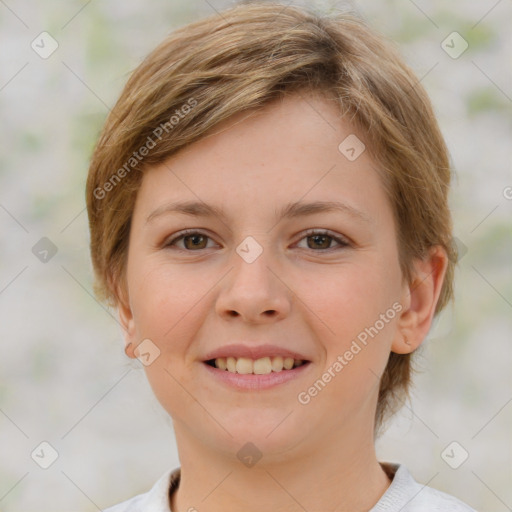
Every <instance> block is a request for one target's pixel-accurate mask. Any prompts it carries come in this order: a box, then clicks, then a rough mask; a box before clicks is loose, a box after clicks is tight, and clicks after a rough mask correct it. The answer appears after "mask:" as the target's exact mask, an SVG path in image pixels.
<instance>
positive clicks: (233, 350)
mask: <svg viewBox="0 0 512 512" xmlns="http://www.w3.org/2000/svg"><path fill="white" fill-rule="evenodd" d="M267 356H268V357H274V356H282V357H293V359H302V360H303V361H308V358H307V357H306V356H304V355H302V354H299V353H298V352H295V351H293V350H288V349H286V348H283V347H278V346H277V345H269V344H266V345H257V346H248V345H241V344H235V345H224V346H223V347H220V348H218V349H216V350H213V351H212V352H209V353H208V354H206V356H205V357H204V359H203V361H210V360H211V359H217V358H219V357H236V358H239V357H247V358H249V359H254V360H256V359H261V358H263V357H267Z"/></svg>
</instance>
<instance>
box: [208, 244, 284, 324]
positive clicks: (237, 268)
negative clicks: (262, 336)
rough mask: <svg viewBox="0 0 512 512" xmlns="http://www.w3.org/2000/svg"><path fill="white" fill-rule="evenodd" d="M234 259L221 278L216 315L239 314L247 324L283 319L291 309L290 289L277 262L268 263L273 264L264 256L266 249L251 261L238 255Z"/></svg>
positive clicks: (228, 315)
mask: <svg viewBox="0 0 512 512" xmlns="http://www.w3.org/2000/svg"><path fill="white" fill-rule="evenodd" d="M233 259H234V268H232V270H231V271H230V272H228V275H227V276H226V278H225V279H224V280H222V281H221V290H220V293H219V295H218V298H217V302H216V310H217V314H219V315H220V316H222V317H224V318H226V319H230V318H233V317H241V318H242V319H243V320H244V321H245V322H248V323H264V322H268V321H277V320H281V319H283V318H285V317H286V316H287V315H288V313H289V311H290V308H291V302H290V298H291V295H292V292H291V290H290V289H289V288H288V287H287V286H286V285H285V283H284V280H283V278H282V276H280V275H279V274H280V272H279V270H278V269H277V265H275V264H274V265H273V266H274V268H271V266H269V263H270V264H271V265H272V263H271V262H270V261H269V259H268V258H266V257H265V251H263V253H262V254H261V255H260V256H259V257H258V258H257V259H256V260H255V261H253V262H252V263H248V262H247V261H245V260H244V259H243V258H241V257H240V256H239V255H238V254H235V255H234V258H233ZM274 263H275V262H274Z"/></svg>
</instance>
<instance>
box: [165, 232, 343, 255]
mask: <svg viewBox="0 0 512 512" xmlns="http://www.w3.org/2000/svg"><path fill="white" fill-rule="evenodd" d="M190 235H201V236H205V237H207V238H209V239H211V237H210V236H209V235H207V234H206V233H203V232H202V231H197V230H194V229H187V230H185V231H182V232H181V233H179V234H178V235H177V236H175V237H173V238H171V239H169V240H168V241H166V242H165V243H164V248H169V247H172V246H173V245H174V244H175V243H176V242H178V241H179V240H182V239H184V238H185V237H186V236H190ZM315 235H316V236H318V235H320V236H328V237H329V238H331V239H332V240H334V241H335V242H337V243H338V244H340V247H338V248H336V247H331V248H329V249H307V250H310V251H313V252H329V251H333V250H337V249H338V250H339V249H344V248H347V247H351V243H350V242H349V241H348V240H346V239H344V238H341V237H338V236H336V235H334V234H332V233H331V232H330V231H327V230H318V229H310V230H308V231H306V232H305V233H304V235H303V237H302V238H301V239H300V240H299V242H300V241H301V240H303V239H304V238H308V237H310V236H315ZM178 250H179V251H182V252H191V253H192V252H200V251H201V250H205V249H198V250H197V251H193V250H189V249H181V248H178Z"/></svg>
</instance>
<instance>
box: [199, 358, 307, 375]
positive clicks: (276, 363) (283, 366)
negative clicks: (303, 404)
mask: <svg viewBox="0 0 512 512" xmlns="http://www.w3.org/2000/svg"><path fill="white" fill-rule="evenodd" d="M203 362H204V363H205V364H207V365H208V366H211V367H212V368H216V369H217V370H221V371H224V372H229V373H238V374H242V375H268V374H270V373H279V372H288V371H293V370H295V369H296V368H299V367H301V366H305V365H308V364H309V363H310V362H311V361H308V360H305V359H294V358H292V357H282V356H275V357H262V358H260V359H256V360H254V359H250V358H247V357H239V358H236V357H219V358H216V359H209V360H207V361H203Z"/></svg>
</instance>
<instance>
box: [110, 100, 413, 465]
mask: <svg viewBox="0 0 512 512" xmlns="http://www.w3.org/2000/svg"><path fill="white" fill-rule="evenodd" d="M354 135H356V136H357V137H358V138H359V139H360V140H362V141H364V137H363V136H362V135H361V134H359V133H358V132H357V131H356V130H355V129H354V127H352V126H351V125H350V124H348V123H347V121H345V120H344V119H342V118H341V117H340V116H339V114H338V112H337V111H336V109H335V108H334V107H333V105H332V104H331V103H330V102H329V101H328V100H326V99H324V98H323V97H321V96H317V95H314V96H313V95H307V96H300V95H294V96H290V97H288V98H286V99H284V100H282V101H279V102H275V103H273V104H271V105H269V106H267V107H266V108H265V109H264V110H260V111H257V112H253V113H252V114H251V115H250V116H249V115H248V114H247V113H242V114H238V115H236V116H234V117H233V118H231V119H230V120H228V121H227V122H225V123H223V125H222V126H218V127H216V129H215V131H214V133H213V134H212V135H211V136H209V137H207V138H204V139H202V140H201V141H199V142H197V143H195V144H193V145H191V146H190V147H189V148H187V149H186V150H182V151H181V152H180V153H178V154H176V155H174V156H173V157H172V158H170V159H169V160H168V161H167V162H165V164H163V165H158V166H155V167H153V168H150V169H148V170H147V171H146V172H145V174H144V177H143V181H142V185H141V188H140V190H139V192H138V195H137V200H136V205H135V210H134V213H133V219H132V225H131V232H130V244H129V252H128V263H127V274H126V278H127V295H128V298H129V300H128V301H127V303H126V304H125V305H123V306H121V307H120V314H121V318H122V321H123V324H124V325H125V326H126V329H127V333H126V339H127V341H129V342H132V343H133V344H134V345H135V346H137V345H139V344H140V343H141V342H142V341H143V340H150V342H148V341H146V342H145V343H146V345H141V347H146V349H145V350H143V351H142V352H144V353H146V356H145V358H146V360H147V362H150V364H147V365H146V366H144V368H145V371H146V374H147V377H148V380H149V382H150V384H151V387H152V389H153V391H154V393H155V394H156V397H157V398H158V400H159V401H160V403H161V404H162V406H163V407H164V408H165V409H166V410H167V412H168V413H169V414H170V415H171V416H172V418H173V421H174V426H175V431H176V435H177V436H178V435H179V434H178V432H179V431H181V432H185V431H186V432H187V433H188V435H189V436H191V437H193V438H195V439H196V440H197V443H201V444H202V445H204V446H208V447H209V448H211V449H212V450H224V451H225V452H226V453H232V454H234V453H236V451H237V450H238V449H239V448H240V446H242V445H243V444H245V443H246V442H247V441H251V442H253V443H254V444H255V445H256V446H258V447H259V449H260V450H261V451H262V452H265V451H266V452H267V453H268V454H273V455H274V456H278V454H279V453H284V452H289V450H291V449H296V450H299V449H300V450H303V451H304V450H306V451H307V450H308V449H313V447H315V449H316V446H318V445H320V444H321V443H326V442H328V440H329V439H330V437H331V436H332V432H337V435H339V433H340V432H345V433H346V435H347V436H350V435H353V434H354V432H363V431H364V432H370V431H372V429H373V419H374V414H375V406H376V400H377V392H378V378H379V377H380V375H381V374H382V372H383V371H384V368H385V365H386V362H387V359H388V356H389V353H390V350H391V349H392V343H393V340H394V339H395V338H396V336H397V333H398V328H397V321H398V317H399V314H398V309H397V305H399V304H400V303H402V301H403V300H404V294H405V293H406V289H405V288H404V286H403V283H402V276H401V272H400V267H399V261H398V250H397V237H396V230H395V225H394V221H393V213H392V208H391V205H390V203H389V200H388V198H387V196H386V194H385V191H384V189H383V186H382V184H381V182H380V179H379V177H378V174H377V171H376V163H375V162H373V161H372V159H371V158H370V156H369V154H368V151H363V152H362V153H361V154H360V155H359V156H358V157H357V158H356V159H354V158H353V156H354V154H356V155H357V153H356V152H358V148H355V151H354V152H351V151H350V149H348V153H347V152H345V153H342V151H340V149H339V148H338V146H339V145H340V143H341V142H342V141H344V139H346V137H348V136H352V137H353V136H354ZM353 140H355V139H349V141H353ZM343 147H345V146H342V149H343ZM346 149H347V148H345V150H346ZM346 155H348V156H350V157H351V158H350V159H349V158H347V156H346ZM183 201H194V202H195V201H199V202H200V203H201V204H203V205H204V204H206V205H209V206H212V207H214V208H216V209H217V210H218V211H217V214H214V215H206V214H192V213H190V212H189V213H185V212H175V211H171V210H165V207H166V206H168V205H170V204H171V203H175V202H183ZM296 202H300V203H303V204H310V203H316V202H319V203H320V202H332V203H341V205H342V206H340V208H339V209H332V210H322V209H321V208H317V209H313V208H311V209H310V210H309V213H307V212H306V213H305V212H304V211H302V213H300V212H298V213H300V214H298V215H288V216H281V213H282V211H283V210H284V209H285V208H286V207H287V206H288V205H289V204H291V203H296ZM220 211H221V213H222V215H220ZM196 213H197V212H196ZM148 217H149V220H148ZM185 230H187V233H184V231H185ZM399 307H400V306H399ZM370 333H371V334H370ZM365 334H366V340H365V341H366V342H365V343H364V342H363V340H364V339H365ZM148 343H149V344H148ZM230 344H240V345H244V346H246V347H250V348H253V347H258V346H260V345H263V344H270V345H275V346H277V347H279V348H281V349H286V350H289V351H293V352H295V353H298V354H300V355H302V356H304V359H306V360H307V361H309V363H308V364H306V365H305V366H304V367H301V368H300V371H297V370H282V371H283V372H295V373H294V377H293V378H291V379H289V380H286V381H285V382H282V383H281V384H276V385H273V386H271V387H268V388H264V389H259V390H250V389H240V388H238V387H235V386H234V385H232V384H229V383H227V382H225V381H224V380H223V379H221V378H220V376H219V375H218V373H219V372H220V371H221V370H213V368H211V367H208V366H207V365H206V363H205V362H204V361H205V359H206V357H207V356H208V354H209V353H210V352H212V351H214V350H216V349H219V348H222V347H225V346H226V345H230ZM357 347H358V348H357ZM349 353H351V354H352V356H350V354H349ZM148 354H149V355H148ZM139 355H140V354H139ZM268 355H269V356H271V355H272V354H268ZM155 356H156V358H155ZM340 358H341V359H340ZM336 361H337V362H338V364H336ZM215 372H217V373H215ZM277 373H279V372H274V373H273V375H275V374H277ZM329 376H330V378H329ZM250 377H255V376H253V375H251V376H248V377H246V378H245V379H246V380H247V378H250ZM260 377H264V376H260ZM319 379H320V380H321V381H322V383H323V385H317V387H316V388H315V389H316V392H315V391H314V390H313V391H311V388H312V387H314V385H315V382H317V381H318V380H319ZM270 433H271V435H270Z"/></svg>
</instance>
